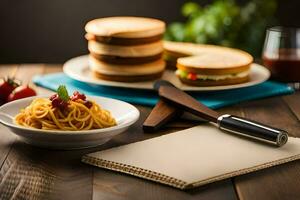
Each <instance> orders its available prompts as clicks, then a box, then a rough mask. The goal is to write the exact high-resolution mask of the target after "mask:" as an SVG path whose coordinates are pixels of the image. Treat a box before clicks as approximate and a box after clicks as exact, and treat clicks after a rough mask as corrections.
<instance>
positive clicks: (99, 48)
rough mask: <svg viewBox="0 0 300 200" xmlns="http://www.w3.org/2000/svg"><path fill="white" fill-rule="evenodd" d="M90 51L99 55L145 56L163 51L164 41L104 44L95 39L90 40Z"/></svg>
mask: <svg viewBox="0 0 300 200" xmlns="http://www.w3.org/2000/svg"><path fill="white" fill-rule="evenodd" d="M88 49H89V51H90V52H92V53H94V54H98V55H109V56H120V57H145V56H154V55H157V54H160V53H162V52H163V43H162V42H161V41H158V42H154V43H150V44H143V45H134V46H119V45H108V44H103V43H100V42H97V41H94V40H91V41H89V42H88Z"/></svg>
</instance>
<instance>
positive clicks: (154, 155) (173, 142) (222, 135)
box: [82, 124, 300, 189]
mask: <svg viewBox="0 0 300 200" xmlns="http://www.w3.org/2000/svg"><path fill="white" fill-rule="evenodd" d="M299 158H300V139H298V138H293V137H290V138H289V141H288V142H287V144H286V145H284V146H282V147H279V148H278V147H275V146H271V145H268V144H264V143H260V142H257V141H254V140H249V139H246V138H244V137H240V136H236V135H233V134H230V133H226V132H222V131H221V130H219V129H217V128H216V127H214V126H212V125H210V124H208V125H201V126H196V127H193V128H190V129H186V130H183V131H179V132H175V133H171V134H168V135H164V136H160V137H156V138H153V139H149V140H144V141H141V142H136V143H132V144H128V145H124V146H120V147H115V148H112V149H108V150H104V151H99V152H95V153H91V154H88V155H85V156H83V158H82V161H83V162H85V163H88V164H91V165H95V166H98V167H101V168H106V169H110V170H114V171H118V172H122V173H126V174H130V175H133V176H137V177H140V178H144V179H148V180H152V181H156V182H159V183H162V184H166V185H170V186H173V187H176V188H180V189H190V188H194V187H198V186H202V185H205V184H208V183H212V182H215V181H219V180H223V179H226V178H230V177H234V176H238V175H242V174H246V173H250V172H253V171H257V170H261V169H264V168H268V167H272V166H275V165H279V164H283V163H286V162H290V161H293V160H297V159H299Z"/></svg>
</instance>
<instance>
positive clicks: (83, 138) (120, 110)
mask: <svg viewBox="0 0 300 200" xmlns="http://www.w3.org/2000/svg"><path fill="white" fill-rule="evenodd" d="M39 97H45V96H36V97H29V98H24V99H20V100H16V101H13V102H10V103H7V104H4V105H3V106H1V107H0V123H2V124H3V125H4V126H6V127H8V128H9V129H10V130H11V131H12V132H14V133H15V134H16V135H18V136H20V137H21V139H22V140H24V141H25V142H26V143H29V144H32V145H35V146H40V147H46V148H52V149H80V148H87V147H93V146H98V145H101V144H103V143H105V142H107V141H108V140H110V139H111V138H112V137H114V136H115V135H117V134H120V133H122V132H124V131H125V130H127V129H128V128H129V127H130V126H131V125H132V124H134V123H135V122H136V121H137V120H138V118H139V116H140V112H139V111H138V109H137V108H136V107H134V106H133V105H131V104H129V103H126V102H123V101H119V100H115V99H111V98H105V97H96V96H92V97H87V98H88V99H92V100H94V101H95V102H96V103H98V104H99V105H101V107H102V108H104V109H106V110H109V111H110V112H111V113H112V115H113V117H114V118H115V119H116V121H117V125H116V126H113V127H109V128H103V129H93V130H84V131H57V130H55V131H52V130H41V129H35V128H26V127H23V126H20V125H17V124H15V123H14V116H16V115H17V114H18V113H19V112H20V110H21V109H22V108H25V107H26V106H28V105H29V104H30V103H31V102H32V100H33V99H35V98H39Z"/></svg>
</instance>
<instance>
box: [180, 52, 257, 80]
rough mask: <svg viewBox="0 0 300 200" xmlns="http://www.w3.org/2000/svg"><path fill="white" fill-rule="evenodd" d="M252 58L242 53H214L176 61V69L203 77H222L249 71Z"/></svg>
mask: <svg viewBox="0 0 300 200" xmlns="http://www.w3.org/2000/svg"><path fill="white" fill-rule="evenodd" d="M251 63H252V57H249V56H248V54H244V53H243V52H242V53H240V52H234V51H216V52H205V53H204V52H203V53H202V54H201V55H197V56H189V57H184V58H178V59H177V68H178V69H180V70H185V71H187V72H193V73H197V74H203V75H223V74H233V73H241V72H243V71H246V70H249V68H250V64H251Z"/></svg>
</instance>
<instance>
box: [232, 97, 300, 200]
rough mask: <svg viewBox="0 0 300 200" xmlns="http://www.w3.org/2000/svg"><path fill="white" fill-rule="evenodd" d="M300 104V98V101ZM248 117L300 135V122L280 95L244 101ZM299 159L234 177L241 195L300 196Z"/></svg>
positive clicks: (293, 134) (270, 197)
mask: <svg viewBox="0 0 300 200" xmlns="http://www.w3.org/2000/svg"><path fill="white" fill-rule="evenodd" d="M299 105H300V102H299ZM241 108H242V110H243V112H244V115H245V117H248V118H250V119H253V120H256V121H259V122H262V123H266V124H269V125H272V126H275V127H279V128H282V129H286V130H288V131H289V133H290V135H291V136H297V137H299V136H300V133H299V130H300V124H299V122H298V120H297V118H296V117H295V116H294V115H293V113H292V112H291V111H290V109H289V107H288V105H286V104H285V102H284V101H283V99H282V98H281V97H275V98H268V99H264V100H258V101H254V102H248V103H244V104H241ZM299 171H300V161H295V162H292V163H287V164H284V165H280V166H276V167H272V168H269V169H265V170H261V171H258V172H254V173H250V174H247V175H243V176H239V177H236V178H234V182H235V185H236V191H237V194H238V196H239V198H240V199H245V200H248V199H249V200H250V199H264V200H268V199H272V200H273V199H299V198H300V192H299V182H300V173H299Z"/></svg>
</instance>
